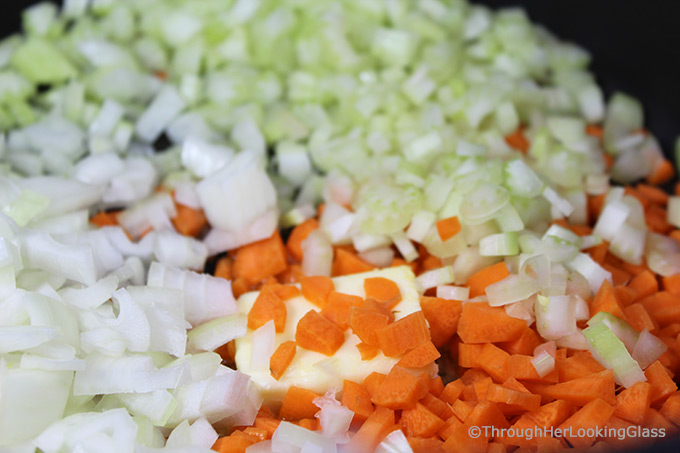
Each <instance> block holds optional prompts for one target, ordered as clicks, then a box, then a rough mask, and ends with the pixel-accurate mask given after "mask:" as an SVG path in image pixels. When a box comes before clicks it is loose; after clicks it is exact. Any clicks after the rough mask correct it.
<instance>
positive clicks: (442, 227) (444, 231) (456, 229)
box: [436, 216, 462, 241]
mask: <svg viewBox="0 0 680 453" xmlns="http://www.w3.org/2000/svg"><path fill="white" fill-rule="evenodd" d="M436 225H437V232H438V233H439V238H440V239H441V240H442V241H447V240H449V239H451V238H452V237H454V236H455V235H457V234H458V233H460V230H461V229H462V227H461V226H460V221H459V220H458V217H456V216H454V217H448V218H446V219H441V220H440V221H438V222H437V223H436Z"/></svg>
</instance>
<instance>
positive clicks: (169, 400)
mask: <svg viewBox="0 0 680 453" xmlns="http://www.w3.org/2000/svg"><path fill="white" fill-rule="evenodd" d="M116 397H117V398H118V399H119V400H120V401H121V402H122V403H123V404H124V405H125V407H126V408H127V410H129V411H130V413H131V414H132V415H138V416H145V417H148V418H149V420H151V422H152V423H153V424H154V425H157V426H163V425H165V424H166V423H167V422H168V419H169V418H170V416H171V415H172V413H173V412H174V411H175V408H176V407H177V401H176V400H175V398H174V397H173V396H172V394H171V393H170V392H169V391H167V390H164V389H161V390H155V391H153V392H148V393H120V394H118V395H116Z"/></svg>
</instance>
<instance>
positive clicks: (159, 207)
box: [118, 193, 177, 238]
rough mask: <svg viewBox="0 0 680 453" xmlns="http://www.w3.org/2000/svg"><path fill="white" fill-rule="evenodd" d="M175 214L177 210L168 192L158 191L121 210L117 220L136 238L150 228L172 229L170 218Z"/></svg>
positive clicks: (157, 229) (159, 229) (156, 229)
mask: <svg viewBox="0 0 680 453" xmlns="http://www.w3.org/2000/svg"><path fill="white" fill-rule="evenodd" d="M175 216H177V211H176V209H175V204H174V202H173V201H172V197H171V196H170V194H168V193H159V194H155V195H154V196H152V197H150V198H148V199H146V200H144V201H141V202H139V203H137V204H135V205H134V206H133V207H132V208H129V209H126V210H125V211H123V212H121V213H120V214H119V215H118V222H119V223H120V225H121V226H122V227H123V228H125V231H127V232H128V233H129V234H130V235H132V237H134V238H138V237H139V236H141V235H142V233H144V232H146V231H147V230H149V229H150V228H153V229H154V230H155V231H165V230H169V231H174V230H175V228H174V227H173V225H172V222H171V221H170V219H171V218H173V217H175Z"/></svg>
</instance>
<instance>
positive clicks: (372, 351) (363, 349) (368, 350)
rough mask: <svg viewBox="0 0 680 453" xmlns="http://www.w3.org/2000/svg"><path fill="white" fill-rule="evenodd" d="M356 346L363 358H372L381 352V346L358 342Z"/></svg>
mask: <svg viewBox="0 0 680 453" xmlns="http://www.w3.org/2000/svg"><path fill="white" fill-rule="evenodd" d="M356 348H357V350H358V351H359V354H360V355H361V360H372V359H374V358H375V356H377V355H378V353H379V352H380V348H379V347H377V346H373V345H370V344H366V343H357V345H356Z"/></svg>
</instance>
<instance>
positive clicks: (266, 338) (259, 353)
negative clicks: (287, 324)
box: [250, 320, 276, 373]
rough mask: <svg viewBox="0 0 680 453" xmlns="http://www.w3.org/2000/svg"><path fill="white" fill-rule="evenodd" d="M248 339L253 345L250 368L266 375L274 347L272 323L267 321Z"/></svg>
mask: <svg viewBox="0 0 680 453" xmlns="http://www.w3.org/2000/svg"><path fill="white" fill-rule="evenodd" d="M250 339H251V342H252V344H253V349H252V351H251V352H252V354H251V356H250V368H251V369H252V370H254V371H257V372H261V373H266V372H267V371H268V370H269V360H270V359H271V357H272V354H273V353H274V348H275V347H276V344H275V341H276V330H275V328H274V321H273V320H272V321H268V322H266V323H265V324H264V325H263V326H262V327H260V328H258V329H257V330H255V331H254V332H253V333H252V335H251V337H250Z"/></svg>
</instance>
